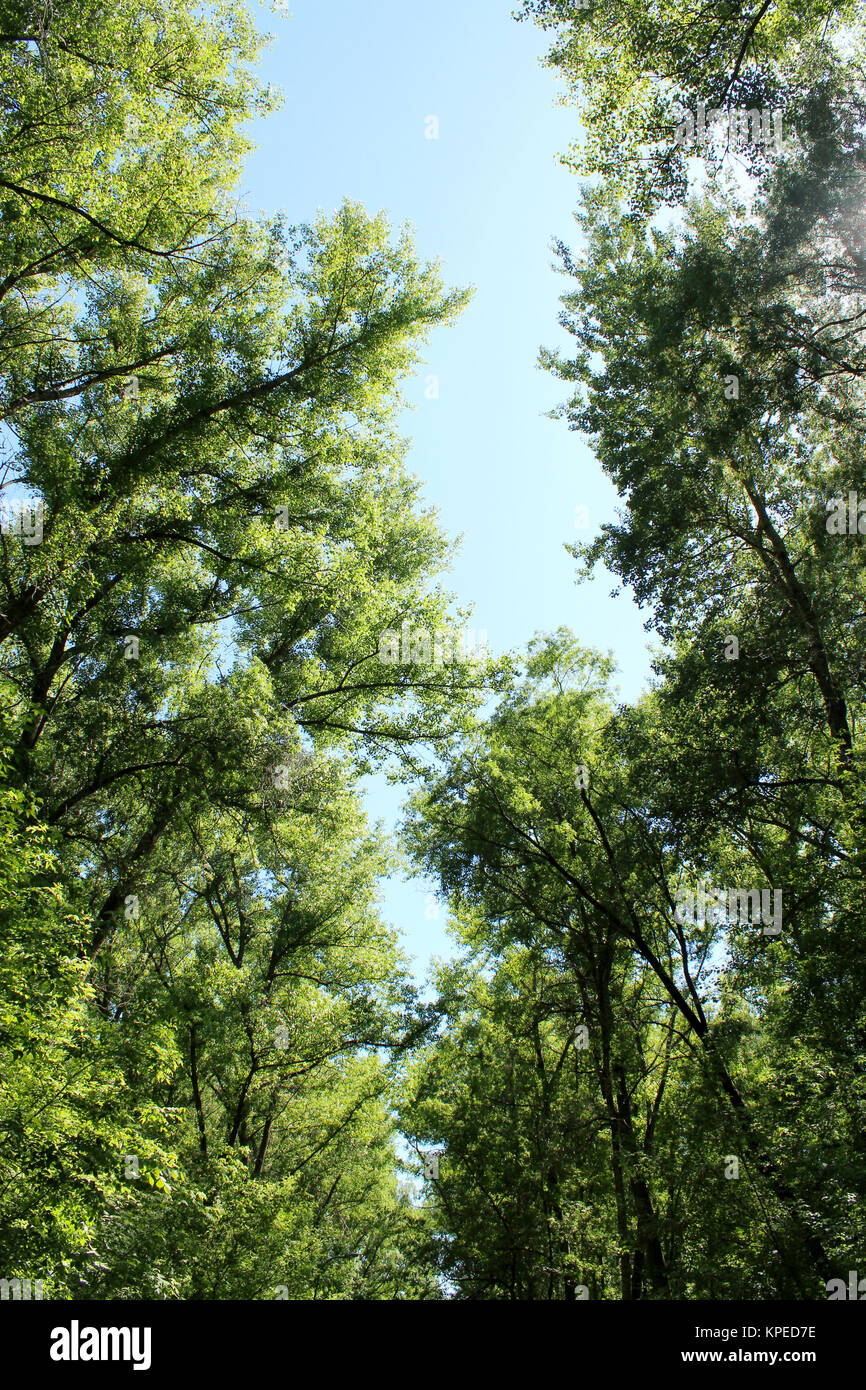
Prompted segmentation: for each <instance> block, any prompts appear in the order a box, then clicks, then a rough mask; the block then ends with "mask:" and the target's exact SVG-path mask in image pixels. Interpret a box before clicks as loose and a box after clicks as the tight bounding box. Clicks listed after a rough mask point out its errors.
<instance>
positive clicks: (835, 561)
mask: <svg viewBox="0 0 866 1390" xmlns="http://www.w3.org/2000/svg"><path fill="white" fill-rule="evenodd" d="M517 18H519V19H521V20H522V21H525V22H531V23H533V24H535V25H537V26H539V28H540V30H541V31H542V32H543V33H544V34H545V36H546V37H547V38H548V39H549V40H550V45H551V46H550V50H549V57H548V59H547V63H548V66H549V67H550V68H551V70H552V72H553V73H554V75H555V76H557V77H558V78H559V79H561V82H562V84H563V89H564V93H565V96H564V100H565V101H566V102H567V103H568V104H569V105H570V107H571V108H572V110H573V116H574V130H575V144H574V146H573V147H572V149H571V150H570V151H564V152H563V158H564V159H565V160H566V162H567V163H568V165H569V167H571V168H573V169H574V171H575V173H576V175H577V179H576V181H575V202H576V204H578V211H577V213H576V231H575V237H576V242H575V244H574V245H569V243H568V242H567V240H566V239H565V238H564V237H563V236H562V235H561V234H560V235H559V236H558V237H557V240H556V243H555V245H556V253H557V261H558V266H559V268H560V270H561V272H562V276H563V281H564V289H563V293H562V300H561V304H562V308H561V314H560V325H561V327H562V328H564V329H565V330H566V334H567V337H568V342H569V347H568V348H566V349H562V348H560V349H558V350H556V349H553V348H545V347H542V349H541V354H540V362H541V365H542V366H543V367H544V368H545V369H547V370H548V371H550V372H551V373H552V374H553V376H554V378H555V379H556V380H557V382H558V383H560V384H561V391H562V404H561V406H560V407H559V409H558V411H557V412H556V413H557V415H558V416H559V418H561V419H562V420H563V422H564V424H566V425H567V426H569V427H570V428H571V429H573V430H575V431H578V432H580V433H581V434H582V435H583V437H584V438H585V439H586V440H588V441H589V442H590V443H591V446H592V450H593V454H594V459H595V461H596V464H597V466H600V468H601V469H602V470H603V471H604V473H605V474H606V475H607V477H608V478H609V479H610V481H611V482H612V484H613V485H614V487H615V489H616V492H617V494H618V496H619V499H620V506H619V512H618V516H617V519H616V520H615V521H612V522H608V523H605V524H604V525H603V526H602V527H601V528H600V530H599V532H598V534H597V535H596V536H595V537H594V538H593V539H592V540H590V541H589V542H587V543H586V544H583V545H574V546H569V548H570V549H571V551H572V553H573V555H574V558H575V561H576V576H577V578H578V579H586V578H588V577H589V576H590V575H591V574H592V573H594V572H595V570H596V568H597V566H599V565H602V564H603V565H604V566H606V569H607V571H608V572H609V573H610V574H612V575H613V576H614V578H615V581H616V582H617V583H618V584H619V585H621V587H622V589H623V590H624V591H625V590H628V591H629V592H630V593H631V594H632V595H633V596H634V598H635V600H636V601H637V602H638V604H640V605H641V607H642V608H643V609H644V611H645V616H646V619H647V623H648V626H649V627H650V628H651V630H652V631H653V632H654V634H655V636H656V638H657V642H658V647H657V656H656V659H655V663H654V671H653V679H652V682H651V684H650V687H649V688H648V689H647V690H646V691H645V692H644V694H643V695H642V696H641V697H640V698H638V699H637V700H635V701H633V702H631V703H629V704H623V703H620V702H619V701H618V699H617V696H616V691H615V688H614V661H613V659H612V658H611V657H610V656H608V655H605V654H601V653H599V652H596V651H594V650H591V649H589V648H588V647H587V646H585V645H584V644H583V643H582V641H581V638H580V634H579V633H576V634H575V633H573V632H571V631H568V630H565V629H560V630H557V631H555V632H550V633H538V634H536V635H535V636H534V637H532V638H531V640H529V641H528V642H527V643H526V645H525V647H524V649H523V650H518V651H512V652H506V653H500V654H498V655H490V656H488V654H487V652H486V650H485V651H484V652H483V653H480V654H479V653H478V652H477V651H470V650H468V649H467V648H466V646H465V643H464V639H463V635H462V634H463V624H464V622H465V621H466V619H467V617H468V613H469V610H468V608H467V607H466V606H465V603H464V604H463V605H461V604H460V603H459V602H458V600H457V598H455V596H454V595H453V594H452V593H451V592H450V591H448V590H447V589H446V588H444V587H443V579H442V576H443V572H444V570H445V569H446V567H447V565H448V563H449V560H450V558H451V556H452V554H453V542H452V540H451V539H450V538H449V536H448V535H447V534H446V533H445V531H444V529H443V527H442V525H441V523H440V521H439V518H438V517H437V515H436V513H435V511H434V510H433V509H432V508H430V507H429V506H427V505H426V504H425V503H424V501H423V496H422V489H421V484H420V482H419V480H418V479H416V478H415V477H414V476H413V475H412V473H411V472H410V471H409V444H408V442H407V440H406V438H405V437H404V436H403V434H402V433H401V421H400V416H401V409H402V405H403V398H402V395H401V384H402V383H403V382H404V380H405V379H406V377H407V376H408V375H409V374H410V373H411V372H413V371H414V370H415V369H416V368H417V365H418V363H419V362H420V360H421V352H422V349H423V347H424V344H425V342H426V341H427V339H428V336H429V334H430V333H431V332H432V331H433V330H434V329H437V328H439V327H440V326H446V325H449V324H451V323H452V322H453V321H454V320H455V319H456V318H457V316H458V315H459V314H460V312H461V311H462V309H463V308H464V307H465V305H466V304H467V302H468V299H469V292H468V291H467V290H465V289H462V288H450V287H449V286H448V285H447V284H446V283H445V280H444V278H443V272H442V270H441V268H440V266H439V265H438V264H435V263H428V262H427V261H425V260H423V259H422V258H421V257H420V256H419V255H418V253H417V252H416V249H415V246H414V244H413V239H412V235H411V234H410V232H409V231H408V230H406V229H392V227H391V226H390V224H389V222H388V220H387V218H386V216H385V214H383V213H375V214H373V213H370V212H368V211H367V210H366V209H365V208H364V207H363V206H362V205H361V204H360V203H358V202H356V201H353V200H350V199H347V200H346V201H345V202H344V203H343V204H342V205H341V206H340V207H339V208H338V209H337V210H336V211H335V212H334V213H333V214H332V215H324V214H319V215H318V216H315V217H314V216H312V215H311V214H310V212H309V210H305V209H298V210H297V216H298V218H299V219H303V218H304V216H305V214H306V216H307V218H308V220H306V221H304V220H299V221H298V222H296V223H290V222H289V221H288V220H287V218H286V217H285V216H284V215H282V214H273V215H269V216H264V215H253V214H252V213H250V212H249V210H248V209H247V208H246V207H245V206H244V205H243V203H242V201H241V199H240V197H239V194H238V191H237V190H238V184H239V179H240V176H241V173H242V170H243V165H244V160H245V158H246V157H247V154H248V151H249V139H248V134H247V132H246V126H247V125H248V123H249V122H250V120H251V119H252V118H253V117H261V116H264V115H266V114H267V112H268V111H269V110H270V109H271V108H272V105H273V102H274V98H273V96H272V94H271V92H270V91H269V90H268V88H267V87H265V86H264V85H262V82H261V81H260V78H259V76H258V71H259V66H260V63H261V54H262V49H263V40H262V38H261V36H260V35H259V34H258V32H257V29H256V26H255V24H254V22H253V19H252V17H251V15H250V14H249V12H248V10H247V8H246V6H245V4H244V3H242V0H220V3H219V4H215V5H208V6H205V7H201V8H199V7H197V6H195V5H193V4H190V3H188V0H148V3H147V4H144V3H139V0H125V2H124V3H122V4H119V5H115V6H113V7H106V6H104V5H103V4H101V3H98V0H80V2H79V3H76V4H75V5H61V4H56V3H51V0H40V3H37V4H35V5H32V6H27V5H25V4H11V3H10V4H6V5H4V6H3V24H2V26H0V27H2V30H3V32H2V34H0V101H2V106H0V122H2V150H3V154H2V160H0V416H2V427H3V428H2V433H0V450H2V453H0V506H2V537H0V704H2V730H0V1275H2V1276H3V1278H4V1279H5V1280H19V1281H25V1280H30V1281H34V1280H36V1281H39V1282H40V1286H41V1288H42V1289H43V1291H44V1292H43V1295H42V1296H44V1297H46V1298H48V1297H50V1298H56V1299H62V1300H79V1299H83V1300H114V1299H153V1300H231V1299H245V1300H262V1299H291V1300H307V1299H317V1300H335V1299H341V1300H342V1299H375V1300H393V1299H400V1300H424V1301H433V1300H443V1299H458V1300H479V1299H480V1300H566V1301H572V1300H574V1301H577V1300H582V1299H593V1300H627V1301H631V1300H663V1299H719V1300H726V1299H732V1300H733V1299H780V1298H786V1299H787V1298H791V1299H804V1300H815V1299H824V1298H826V1297H827V1290H828V1287H830V1285H829V1281H832V1280H834V1279H838V1278H843V1279H844V1278H845V1277H847V1271H848V1270H849V1268H851V1267H854V1266H855V1265H856V1261H857V1258H858V1255H859V1258H860V1259H861V1260H862V1258H863V1256H862V1251H863V1249H864V1236H866V1231H864V1217H863V1209H864V1198H866V1150H864V1138H863V1136H864V1131H866V1123H864V1122H866V1067H864V1044H866V952H864V949H863V942H864V937H866V894H864V886H866V885H864V862H866V859H864V856H866V810H864V806H866V766H864V743H863V732H862V720H863V704H864V696H866V631H864V598H866V565H864V560H863V550H862V548H861V547H862V546H863V544H864V541H863V540H862V539H861V538H862V537H863V536H864V534H866V462H864V457H863V447H862V442H863V432H864V423H866V397H864V384H863V383H864V378H866V333H864V328H866V72H864V35H863V21H862V14H861V13H860V11H859V10H858V7H857V6H856V5H855V4H854V3H853V2H852V3H845V4H841V5H831V4H829V3H827V2H826V0H808V3H806V4H799V5H796V6H795V5H792V4H790V3H788V0H760V3H759V2H758V0H753V3H750V4H747V5H745V6H734V5H717V6H713V7H710V8H706V7H705V8H704V9H701V10H699V11H698V12H697V13H696V12H695V10H694V6H689V5H685V4H684V3H682V0H661V2H660V3H653V4H650V5H649V6H648V5H647V4H645V3H642V4H635V3H632V0H626V3H619V2H618V3H616V4H614V3H612V0H591V3H589V4H585V3H583V4H581V3H576V2H575V0H526V3H525V4H524V5H523V8H522V10H521V11H520V13H519V15H518V16H517ZM708 113H709V122H708ZM753 116H754V117H755V119H753ZM780 131H781V136H780ZM552 230H553V229H552ZM560 232H561V229H560ZM553 327H554V325H553V324H552V325H551V329H553ZM530 346H531V347H532V349H533V350H535V347H536V345H534V344H533V345H530ZM565 540H566V538H565V537H563V541H564V543H565ZM506 562H507V557H505V556H503V563H506ZM461 597H464V596H461ZM468 597H469V598H471V595H470V596H468ZM622 601H623V602H627V601H628V599H627V598H626V597H623V599H622ZM372 772H384V773H385V774H387V775H388V776H389V777H390V778H391V779H392V780H394V781H396V782H398V783H400V784H402V785H403V786H404V787H405V789H406V802H405V813H404V817H403V823H402V829H401V835H400V839H399V842H394V841H392V839H390V838H389V836H388V835H387V834H386V833H385V832H384V831H383V830H382V829H381V827H377V826H374V825H371V823H370V820H369V817H368V814H367V811H366V808H365V800H364V791H363V785H364V779H365V778H366V777H367V776H368V775H369V774H370V773H372ZM402 862H408V863H409V864H411V866H412V867H413V869H414V871H415V872H416V873H417V874H419V875H427V876H432V877H433V878H434V880H435V881H436V883H437V884H438V886H439V893H440V896H441V899H442V902H443V903H444V904H445V905H446V907H447V911H448V917H449V924H450V931H451V936H452V940H453V943H454V950H453V955H452V956H451V958H450V959H448V960H446V961H439V962H437V964H436V966H435V969H434V971H433V975H432V978H431V983H430V988H429V989H427V990H426V991H425V990H424V989H422V988H420V987H419V985H418V983H417V981H415V980H414V979H413V977H412V975H411V972H410V969H409V963H408V959H407V955H406V951H405V948H404V944H403V943H402V942H401V940H400V937H399V933H398V932H397V931H396V930H395V929H394V928H393V927H391V926H390V925H388V923H387V922H386V920H385V917H384V914H383V912H382V909H381V905H380V903H379V885H380V883H381V881H382V880H383V878H384V877H386V876H387V875H388V874H389V873H391V872H393V871H395V868H396V866H397V865H398V863H402Z"/></svg>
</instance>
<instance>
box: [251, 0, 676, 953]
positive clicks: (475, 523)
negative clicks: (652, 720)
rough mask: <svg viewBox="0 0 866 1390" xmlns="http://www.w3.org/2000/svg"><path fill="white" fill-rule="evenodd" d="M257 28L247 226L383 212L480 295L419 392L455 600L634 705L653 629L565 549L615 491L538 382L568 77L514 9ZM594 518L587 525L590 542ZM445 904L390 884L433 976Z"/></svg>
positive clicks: (296, 14) (446, 7) (558, 386)
mask: <svg viewBox="0 0 866 1390" xmlns="http://www.w3.org/2000/svg"><path fill="white" fill-rule="evenodd" d="M261 27H262V28H265V29H267V30H268V31H270V32H271V33H273V34H274V36H275V39H274V43H273V46H272V47H271V48H270V49H269V50H268V51H267V52H266V53H265V55H264V59H263V63H262V68H263V75H264V78H265V80H266V81H267V82H270V83H271V84H272V85H273V86H276V87H278V88H279V89H280V90H281V91H282V93H283V95H284V102H283V105H282V107H281V108H280V110H279V111H277V112H276V113H275V114H274V115H272V116H270V117H269V118H268V119H267V120H266V121H261V122H258V123H256V124H255V125H254V126H253V127H252V131H251V133H252V136H253V138H254V140H255V142H256V146H257V148H256V149H255V150H254V151H253V153H252V155H251V157H250V159H249V161H248V164H247V170H246V180H245V185H246V186H245V189H244V194H243V196H245V197H246V198H247V201H248V203H249V206H250V211H251V212H256V211H258V210H267V211H272V210H273V209H276V208H284V209H285V211H286V214H287V216H288V218H289V221H290V222H304V221H307V220H309V219H311V218H312V217H313V216H314V215H315V213H316V212H317V211H318V210H319V209H324V210H326V211H328V212H331V211H333V210H334V209H336V208H337V207H338V206H339V205H340V203H341V202H342V201H343V199H344V198H346V197H350V198H353V199H356V200H358V201H359V202H361V203H363V204H364V205H365V207H366V208H367V209H368V211H369V212H376V211H378V210H379V209H384V210H385V211H386V212H387V214H388V216H389V218H390V220H391V223H392V225H393V226H394V227H398V226H400V225H401V224H402V223H404V222H410V223H411V224H412V226H413V229H414V236H415V244H416V246H417V248H418V252H419V254H420V255H421V256H423V257H424V258H428V259H434V258H440V259H441V261H442V265H443V271H444V278H445V281H446V283H447V284H450V285H470V284H471V285H474V286H475V295H474V298H473V300H472V302H471V304H470V305H469V307H468V309H466V311H465V312H464V314H463V315H462V317H461V318H460V319H459V320H458V321H457V322H456V323H455V324H452V325H451V326H450V327H446V328H443V329H440V330H437V332H436V334H435V335H434V336H433V337H432V338H431V340H430V344H429V349H428V353H427V364H426V365H425V366H424V367H423V368H422V370H421V372H420V373H419V374H418V376H417V377H416V378H414V379H413V380H412V381H410V382H407V383H406V385H405V388H404V389H405V394H406V396H407V398H408V399H409V401H410V402H412V405H413V409H411V410H409V411H407V413H406V416H405V419H404V426H403V428H404V433H405V434H406V435H408V436H409V437H410V438H411V439H412V450H411V454H410V458H409V466H410V468H411V469H412V471H413V472H414V473H416V474H417V475H418V476H419V477H420V478H421V479H423V482H424V496H425V498H426V499H427V501H428V502H429V503H431V504H433V505H434V506H435V507H437V508H438V510H439V514H440V520H441V523H442V525H443V526H444V528H445V529H446V530H447V531H448V532H449V534H450V535H452V536H455V535H462V536H463V542H462V548H461V551H460V553H459V555H458V557H457V560H456V563H455V565H454V567H453V570H452V571H451V573H450V574H448V575H446V576H444V580H445V583H446V587H449V588H451V589H453V590H454V591H455V593H456V595H457V597H458V599H459V601H460V602H461V603H471V604H473V605H474V609H475V627H476V629H478V628H481V629H484V630H486V632H487V635H488V644H489V647H490V650H491V651H503V650H506V649H509V648H514V647H522V646H524V645H525V643H526V642H527V641H528V639H529V638H531V637H532V636H533V634H534V633H536V632H540V631H547V630H551V629H553V628H556V627H559V626H561V625H566V626H568V627H570V628H572V630H573V631H574V632H575V634H576V635H577V637H578V639H579V640H580V641H581V642H583V643H584V644H585V645H587V646H595V647H600V648H601V649H603V650H605V651H607V650H612V651H613V653H614V656H615V658H616V660H617V662H618V665H619V668H620V676H619V684H620V691H621V696H622V698H624V699H631V698H633V697H635V696H636V695H637V694H638V693H639V692H640V689H641V688H642V686H643V684H644V682H645V680H646V677H647V674H648V671H649V656H648V651H647V643H648V640H649V639H648V636H647V634H646V633H645V631H644V628H643V619H642V615H641V614H640V613H639V612H638V610H637V608H636V607H635V605H634V603H633V602H632V600H631V597H630V596H629V594H628V593H625V594H622V595H620V596H619V597H618V598H616V599H613V598H611V597H609V594H610V590H611V589H612V588H613V580H612V578H611V576H610V575H604V574H602V575H601V576H600V577H598V578H597V579H596V580H595V581H594V582H593V583H592V584H587V585H581V586H580V587H577V586H576V585H575V562H574V560H573V559H572V558H571V556H570V555H568V554H567V553H566V551H565V550H564V549H563V546H564V544H565V543H567V542H569V541H574V540H576V539H583V540H587V539H589V537H590V535H591V534H592V533H593V531H594V530H595V529H596V528H597V526H598V525H599V524H600V522H602V521H604V520H608V519H610V518H612V517H613V515H614V514H615V510H616V506H617V497H616V493H615V492H614V489H613V487H612V486H611V485H610V484H609V483H608V481H607V480H606V479H605V478H604V476H603V474H602V472H601V469H600V468H599V466H598V464H597V463H596V462H595V460H594V458H593V456H592V453H591V451H590V450H589V449H588V448H587V447H586V445H585V444H584V443H583V442H582V440H581V439H580V437H579V436H578V435H577V434H575V433H573V432H571V431H569V430H568V428H567V426H566V425H565V423H564V422H562V421H552V420H549V419H547V418H545V412H546V411H547V410H549V409H550V408H551V407H552V406H554V405H556V404H557V403H558V402H559V401H560V400H561V399H562V398H563V396H564V394H565V389H566V388H565V386H564V384H563V383H560V382H557V381H556V380H555V379H554V378H552V377H551V376H549V375H548V374H547V373H545V372H543V371H541V370H540V369H539V368H538V366H537V365H536V359H537V354H538V349H539V347H540V346H541V345H542V344H544V345H545V346H549V347H556V346H563V347H567V346H568V345H569V343H570V342H571V339H569V338H568V335H566V334H565V333H564V332H563V331H562V330H561V329H560V328H559V326H558V325H557V322H556V316H557V312H558V309H559V303H558V297H559V295H560V294H561V293H562V292H563V291H564V289H566V288H567V283H568V282H567V281H565V280H564V279H563V278H562V277H561V276H560V275H559V274H558V272H557V271H556V269H555V268H554V264H553V262H554V257H553V253H552V251H551V247H550V243H551V238H552V237H554V236H559V237H562V238H563V239H564V240H565V241H566V242H567V243H569V244H571V245H573V244H574V243H575V241H576V237H577V227H576V225H575V223H574V221H573V220H572V213H573V210H574V208H575V207H576V206H577V200H578V181H577V179H576V178H575V176H574V175H573V174H571V173H569V171H568V170H567V169H565V168H564V167H563V166H562V165H560V164H559V163H558V161H557V155H558V154H559V153H560V152H561V151H562V150H564V149H566V147H567V146H568V144H569V143H570V142H571V141H572V140H573V139H574V137H575V135H576V134H577V118H576V115H575V113H574V112H573V111H570V110H567V109H564V108H562V107H558V106H556V104H555V100H556V94H557V86H556V81H555V77H554V74H553V73H552V72H551V71H549V70H547V69H544V68H542V67H541V65H540V63H539V61H538V60H539V58H540V57H541V56H542V54H543V52H544V49H545V43H544V36H543V34H541V32H540V31H539V30H538V29H537V28H536V27H535V26H534V25H532V24H530V23H527V22H524V23H521V24H518V23H516V22H515V20H514V19H512V18H511V4H510V3H509V0H437V3H436V4H435V5H428V4H421V3H418V2H417V0H414V2H413V0H367V3H366V4H361V3H359V0H289V8H287V9H286V10H285V11H281V10H279V9H274V10H273V11H272V12H271V11H269V9H268V7H266V6H262V7H261ZM429 117H436V120H437V121H438V138H437V139H432V138H427V132H428V131H432V130H433V128H434V126H433V122H432V121H430V120H429V119H428V118H429ZM430 376H435V377H436V379H437V383H438V398H430V397H431V396H432V391H433V387H432V384H431V383H430V382H429V377H430ZM428 393H429V394H428ZM579 506H583V507H586V508H587V511H588V514H589V530H587V531H583V532H581V533H578V532H577V530H576V529H575V520H576V513H575V509H576V508H577V507H579ZM398 808H399V795H398V793H397V792H395V791H393V790H392V789H390V788H388V787H387V786H385V785H383V784H382V782H381V781H379V780H378V779H377V780H376V781H375V782H374V783H373V784H372V785H371V786H370V791H369V809H370V814H371V815H372V817H373V818H374V819H377V818H379V817H381V818H383V819H384V820H385V822H386V824H387V825H389V826H390V825H391V824H393V821H394V818H395V815H396V812H397V810H398ZM432 887H433V885H432V884H430V883H427V882H424V881H423V880H420V879H419V880H415V881H414V882H411V883H403V882H402V881H401V880H399V879H397V880H390V881H389V882H387V883H386V884H385V885H384V901H383V908H384V911H385V913H386V916H387V917H388V918H389V920H391V921H392V922H393V923H394V924H395V925H396V926H398V927H399V928H400V930H401V932H402V934H403V938H404V943H405V948H406V949H407V950H408V951H409V952H411V953H412V954H413V955H414V956H415V961H414V969H415V971H416V973H417V975H418V976H419V978H420V977H423V976H424V975H425V974H426V971H427V966H428V962H429V958H430V955H431V953H435V954H437V955H447V954H450V949H449V942H448V938H447V937H446V935H445V931H444V925H445V923H444V914H443V912H442V909H441V908H440V909H439V910H438V916H434V915H433V914H434V912H435V911H436V909H435V908H434V907H433V905H432V904H431V903H429V902H428V899H427V894H428V893H429V892H430V890H431V888H432Z"/></svg>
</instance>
